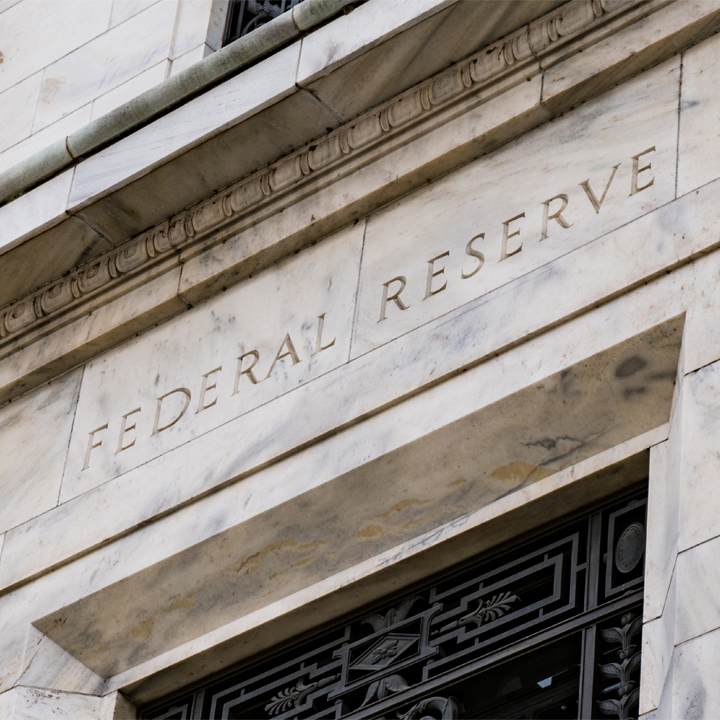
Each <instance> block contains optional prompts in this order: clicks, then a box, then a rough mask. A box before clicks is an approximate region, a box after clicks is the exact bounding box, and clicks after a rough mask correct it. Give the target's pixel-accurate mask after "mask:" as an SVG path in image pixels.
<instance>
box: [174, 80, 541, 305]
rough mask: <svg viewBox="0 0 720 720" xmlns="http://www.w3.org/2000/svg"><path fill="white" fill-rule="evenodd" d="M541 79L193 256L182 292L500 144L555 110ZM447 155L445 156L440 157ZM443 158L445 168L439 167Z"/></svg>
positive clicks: (233, 277) (239, 270) (198, 296)
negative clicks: (546, 105)
mask: <svg viewBox="0 0 720 720" xmlns="http://www.w3.org/2000/svg"><path fill="white" fill-rule="evenodd" d="M540 91H541V80H540V78H533V79H532V80H531V81H530V82H523V83H521V84H520V85H516V86H515V87H511V88H508V90H507V92H506V93H504V94H503V96H502V98H495V99H489V100H488V102H486V103H484V104H483V105H482V106H481V107H480V108H475V109H473V110H471V111H469V112H467V113H464V114H462V115H461V116H460V117H457V118H455V119H452V120H448V122H447V124H445V126H444V127H440V128H435V129H434V130H431V131H430V132H427V133H421V132H418V133H417V134H416V136H415V137H413V138H412V142H410V141H409V140H408V141H407V142H403V143H401V144H400V145H399V146H398V147H395V148H393V149H392V150H390V151H389V152H387V153H384V154H383V155H382V156H380V157H378V158H376V159H374V162H372V163H370V164H367V165H366V166H361V167H360V168H359V169H358V170H357V172H354V173H352V174H351V175H349V176H341V177H339V178H337V179H336V180H335V181H334V183H333V184H332V186H331V187H330V188H328V189H327V190H326V191H324V192H318V193H317V194H314V195H311V196H310V197H307V198H302V197H301V198H298V200H297V202H294V203H293V204H292V205H291V206H290V207H288V208H285V203H284V202H283V203H282V204H281V205H279V206H278V207H277V208H276V209H278V210H279V209H280V208H281V207H282V209H283V212H268V213H267V217H263V218H262V219H261V220H260V221H258V222H255V221H253V222H252V223H249V224H248V225H249V227H247V228H244V229H243V231H242V232H238V233H236V234H233V235H231V236H230V237H228V239H227V240H226V241H225V242H223V243H222V244H220V245H216V246H214V247H212V248H211V249H209V250H207V251H205V252H203V253H202V254H200V255H198V256H197V257H192V258H189V259H188V261H187V262H186V263H185V264H184V266H183V277H182V287H181V292H182V294H183V296H184V297H186V298H187V299H188V300H189V301H190V302H197V301H199V300H202V299H204V298H206V297H208V296H209V295H211V294H212V293H214V292H217V290H218V289H219V288H222V287H225V286H227V284H228V283H231V282H233V281H237V278H238V277H243V276H244V275H245V274H247V272H248V269H247V266H248V265H250V266H252V263H253V261H254V256H255V255H256V254H257V255H261V254H262V253H264V252H268V251H270V252H273V251H274V252H278V250H277V249H276V248H277V246H278V244H279V243H278V239H281V240H282V243H283V244H284V245H286V246H289V247H290V248H294V247H296V246H298V245H301V244H304V243H308V242H312V241H313V240H315V239H317V237H318V236H319V235H322V234H324V233H325V232H329V230H326V228H329V229H333V228H334V227H335V226H336V225H337V224H338V223H340V224H341V225H344V224H346V223H347V222H349V221H352V220H355V219H356V218H358V217H362V216H363V214H365V213H367V212H369V211H370V210H372V209H373V208H375V207H377V206H378V205H382V204H383V203H385V202H388V200H390V199H395V198H397V197H398V196H399V195H402V194H404V193H405V192H406V190H407V188H410V187H415V186H416V185H417V184H418V183H424V182H425V178H427V174H428V173H430V174H433V173H436V172H441V168H442V167H444V165H443V163H444V160H443V159H442V158H447V157H453V158H455V162H457V159H458V157H459V158H461V159H468V158H471V157H477V155H480V154H482V153H483V152H486V151H488V150H489V149H490V148H492V147H496V146H497V144H500V143H502V142H504V141H506V140H508V139H509V138H511V137H513V136H515V135H516V134H518V133H520V132H522V131H523V130H524V129H526V128H527V127H529V126H533V125H535V124H537V123H540V122H544V121H545V120H547V119H548V118H549V115H548V113H547V111H546V110H545V109H543V108H542V106H540V105H539V102H540ZM439 158H440V160H439ZM438 163H439V166H438Z"/></svg>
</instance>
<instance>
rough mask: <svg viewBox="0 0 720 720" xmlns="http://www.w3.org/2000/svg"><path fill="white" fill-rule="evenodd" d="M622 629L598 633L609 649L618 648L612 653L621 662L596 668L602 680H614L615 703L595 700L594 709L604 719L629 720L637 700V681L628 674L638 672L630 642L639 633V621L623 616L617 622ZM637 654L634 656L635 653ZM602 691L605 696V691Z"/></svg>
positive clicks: (630, 615) (635, 646) (639, 618)
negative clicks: (603, 678)
mask: <svg viewBox="0 0 720 720" xmlns="http://www.w3.org/2000/svg"><path fill="white" fill-rule="evenodd" d="M620 622H621V623H622V626H621V627H619V628H608V629H607V630H602V631H601V634H602V638H603V640H605V642H607V643H609V644H612V645H620V648H619V649H618V650H616V652H617V654H618V656H619V658H620V660H621V662H619V663H616V662H611V663H606V664H605V665H600V672H601V673H602V674H603V675H604V676H605V677H606V678H611V679H613V680H617V681H618V682H617V687H616V688H614V689H615V690H617V693H618V695H619V698H618V699H615V698H610V699H608V700H599V701H598V707H599V708H600V712H602V713H603V714H604V715H612V716H614V717H617V718H619V720H629V719H630V717H631V715H630V710H631V709H632V708H634V707H635V706H636V705H637V704H638V702H639V700H640V688H639V687H637V684H638V683H637V681H636V680H633V679H632V678H631V674H632V673H633V672H635V671H637V670H638V669H639V668H640V652H639V650H638V648H637V645H634V644H633V642H632V640H633V638H634V637H635V635H637V634H638V632H640V629H641V627H642V617H637V618H636V617H634V616H633V615H632V613H627V614H626V615H623V616H622V618H620ZM636 650H638V651H637V652H635V651H636ZM608 690H609V689H608ZM608 690H606V692H607V691H608Z"/></svg>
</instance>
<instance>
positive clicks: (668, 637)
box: [639, 570, 682, 715]
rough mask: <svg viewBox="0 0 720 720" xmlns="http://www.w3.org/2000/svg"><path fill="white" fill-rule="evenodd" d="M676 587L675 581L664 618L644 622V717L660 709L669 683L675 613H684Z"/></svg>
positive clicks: (641, 680) (642, 671) (642, 694)
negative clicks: (677, 597) (665, 688)
mask: <svg viewBox="0 0 720 720" xmlns="http://www.w3.org/2000/svg"><path fill="white" fill-rule="evenodd" d="M647 574H648V573H647V570H646V575H647ZM676 587H677V582H676V581H675V580H673V582H672V583H671V585H670V591H669V593H668V595H667V603H666V605H665V607H664V612H663V614H662V616H660V617H658V618H655V619H654V620H651V621H650V622H647V620H645V622H644V623H643V630H642V666H641V668H640V673H641V675H640V709H639V713H640V714H641V715H643V714H645V713H647V712H649V711H651V710H654V709H656V708H657V707H659V705H660V701H661V697H662V693H663V688H664V687H665V685H666V683H667V677H668V671H669V670H670V666H671V664H672V654H673V648H674V646H675V617H676V612H677V611H678V610H679V611H680V612H682V605H680V606H678V604H677V603H676V601H675V598H676ZM646 590H647V585H646Z"/></svg>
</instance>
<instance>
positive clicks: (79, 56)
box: [33, 0, 177, 132]
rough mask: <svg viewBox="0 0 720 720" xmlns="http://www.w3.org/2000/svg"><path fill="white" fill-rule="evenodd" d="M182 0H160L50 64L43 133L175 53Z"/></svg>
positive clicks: (40, 119) (38, 120) (41, 106)
mask: <svg viewBox="0 0 720 720" xmlns="http://www.w3.org/2000/svg"><path fill="white" fill-rule="evenodd" d="M176 8H177V0H160V2H157V3H155V4H154V5H152V6H150V7H149V8H148V9H147V10H145V11H144V12H141V13H138V14H137V15H135V16H133V17H132V18H131V19H129V20H127V21H126V22H124V23H121V24H120V25H117V26H116V27H114V28H112V29H110V30H108V31H107V32H105V33H103V34H102V35H100V36H99V37H97V38H96V39H95V40H93V41H91V42H89V43H87V44H85V45H83V46H82V47H80V48H78V49H77V50H75V51H74V52H72V53H70V54H68V55H65V56H64V57H62V58H61V59H60V60H58V61H57V62H55V63H53V64H52V65H50V66H49V67H47V68H46V69H45V73H44V75H43V84H42V88H41V91H40V102H39V103H38V106H37V111H36V113H35V120H34V122H33V131H35V132H37V131H38V130H41V129H42V128H44V127H46V126H47V125H50V124H51V123H53V122H55V121H56V120H59V119H60V118H61V117H63V116H64V115H67V114H68V113H70V112H72V111H73V110H77V108H79V107H82V106H83V105H85V104H87V103H88V102H90V101H92V100H94V99H95V98H97V97H98V96H99V95H102V94H104V93H106V92H108V91H109V90H112V89H113V88H115V87H117V86H119V85H121V84H122V83H124V82H126V81H127V80H129V79H131V78H133V77H135V76H136V75H139V74H140V73H141V72H143V71H144V70H146V69H147V68H149V67H152V66H153V65H156V64H157V63H159V62H161V61H162V60H163V59H166V58H168V57H169V55H170V47H171V43H172V39H173V31H174V21H175V12H176Z"/></svg>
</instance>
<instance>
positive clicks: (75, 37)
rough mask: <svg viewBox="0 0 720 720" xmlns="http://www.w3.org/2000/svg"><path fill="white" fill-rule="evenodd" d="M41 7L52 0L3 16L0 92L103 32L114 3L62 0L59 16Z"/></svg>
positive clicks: (21, 5) (19, 5) (27, 4)
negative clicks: (40, 40)
mask: <svg viewBox="0 0 720 720" xmlns="http://www.w3.org/2000/svg"><path fill="white" fill-rule="evenodd" d="M44 4H47V5H49V6H52V5H55V0H41V2H37V1H36V2H19V3H17V4H15V5H12V6H11V7H9V8H8V9H6V10H5V12H3V14H2V35H3V48H2V51H3V57H4V61H3V62H2V63H1V64H0V92H2V91H3V90H5V89H6V88H9V87H11V86H12V85H14V84H15V83H17V82H19V81H20V80H22V79H23V78H26V77H28V76H30V75H32V74H33V73H35V72H37V71H38V70H42V69H43V68H44V67H47V66H48V65H49V64H50V63H52V62H54V61H55V60H57V59H59V58H61V57H63V56H64V55H67V54H68V53H69V52H72V51H73V50H75V49H76V48H78V47H80V46H81V45H84V44H85V43H87V42H89V41H90V40H92V39H93V38H95V37H97V36H98V35H100V34H102V33H103V32H105V30H106V29H107V26H108V21H109V20H110V12H111V9H112V5H113V0H63V11H62V13H57V12H54V11H53V12H43V11H42V10H41V9H40V8H42V6H43V5H44ZM38 38H42V42H38ZM27 48H32V50H33V51H32V52H31V53H28V52H27Z"/></svg>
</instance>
